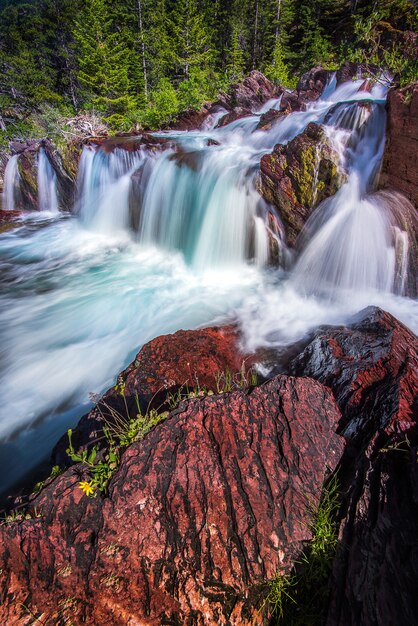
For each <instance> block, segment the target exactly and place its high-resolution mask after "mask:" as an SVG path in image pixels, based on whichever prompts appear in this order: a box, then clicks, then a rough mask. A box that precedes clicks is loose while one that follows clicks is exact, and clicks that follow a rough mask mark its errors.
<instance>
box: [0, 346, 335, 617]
mask: <svg viewBox="0 0 418 626" xmlns="http://www.w3.org/2000/svg"><path fill="white" fill-rule="evenodd" d="M196 358H197V357H196ZM184 366H185V367H188V366H187V364H184ZM179 367H180V369H181V367H183V364H182V363H181V362H180V363H179ZM151 384H152V382H151ZM339 419H340V413H339V410H338V408H337V406H336V404H335V401H334V399H333V397H332V395H331V393H330V392H329V391H328V390H327V389H326V388H325V387H323V386H322V385H321V384H319V383H317V382H316V381H312V380H309V379H304V378H301V379H294V378H291V377H286V376H279V377H277V378H275V379H273V380H272V381H270V382H268V383H266V384H264V385H262V386H260V387H257V388H256V389H254V390H253V391H252V392H250V393H248V392H245V391H235V392H233V393H225V394H222V395H215V396H211V397H206V398H203V399H196V400H192V401H189V402H188V403H187V404H186V405H185V404H183V405H181V407H180V408H179V409H177V411H175V412H174V413H172V414H171V416H170V417H169V418H168V419H167V420H166V421H165V422H163V423H161V424H159V425H158V426H156V427H155V428H154V429H153V430H152V431H151V432H150V433H149V434H148V435H147V436H146V437H145V438H144V439H143V440H142V441H138V442H136V443H134V444H132V445H131V446H130V447H129V448H128V449H127V451H126V453H125V454H124V455H123V457H122V462H121V465H120V468H119V470H118V472H117V473H116V475H115V477H114V479H113V480H112V482H111V484H110V495H109V497H108V498H106V499H104V500H101V499H99V498H96V499H89V498H87V497H86V496H84V495H83V494H82V492H81V490H80V489H79V487H78V481H79V480H80V479H81V478H83V473H82V468H80V466H75V467H73V468H70V469H69V470H67V471H66V473H65V474H64V475H63V476H61V477H59V478H58V479H56V480H55V482H54V483H52V484H51V485H50V486H49V487H47V488H46V489H45V491H44V492H43V493H42V494H41V495H40V496H39V497H38V498H37V500H35V501H34V502H33V503H32V512H33V519H28V520H25V521H22V522H20V523H16V522H12V523H10V524H7V525H4V526H2V527H0V538H1V549H0V594H1V600H2V602H1V605H0V620H1V621H2V623H4V624H6V623H7V624H9V625H10V626H12V625H13V624H21V623H25V622H24V620H25V618H26V616H27V615H29V616H36V617H41V616H42V619H43V620H50V621H51V623H57V624H58V623H61V622H60V620H64V619H71V622H72V623H73V624H75V625H78V624H82V623H88V624H95V625H96V626H101V625H102V624H103V625H105V624H106V625H107V624H113V625H115V626H118V625H122V624H123V625H125V624H155V625H157V624H163V623H167V624H168V623H170V624H173V625H178V626H180V625H183V624H190V625H196V626H197V625H205V624H206V625H212V624H220V625H222V624H224V625H226V624H228V625H230V626H232V625H237V626H238V625H244V624H248V625H250V624H253V625H254V624H261V623H262V616H261V613H257V611H256V608H255V605H256V598H255V597H254V591H253V590H254V586H255V585H257V584H258V583H263V582H264V581H265V580H266V579H268V578H270V577H272V576H274V574H275V573H276V571H277V570H278V569H282V568H286V567H289V566H290V565H291V563H292V562H293V560H294V559H295V557H296V556H297V554H298V553H299V552H300V550H301V549H302V547H303V545H304V543H305V542H306V541H308V540H309V539H310V537H311V531H310V521H311V516H312V511H313V510H314V509H315V506H316V504H317V503H318V500H319V497H320V493H321V488H322V484H323V481H324V478H325V475H326V473H327V471H333V470H334V469H335V467H336V465H337V464H338V462H339V460H340V458H341V455H342V452H343V447H344V446H343V440H342V439H341V438H340V437H339V436H338V435H336V434H335V428H336V424H337V423H338V421H339ZM63 623H64V622H63Z"/></svg>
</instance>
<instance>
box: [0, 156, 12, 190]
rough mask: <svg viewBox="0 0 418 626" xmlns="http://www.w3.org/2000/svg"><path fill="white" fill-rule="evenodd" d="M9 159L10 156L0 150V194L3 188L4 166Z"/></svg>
mask: <svg viewBox="0 0 418 626" xmlns="http://www.w3.org/2000/svg"><path fill="white" fill-rule="evenodd" d="M9 159H10V154H9V152H8V151H6V150H0V192H2V191H3V187H4V172H5V171H6V165H7V162H8V160H9Z"/></svg>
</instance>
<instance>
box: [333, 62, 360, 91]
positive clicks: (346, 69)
mask: <svg viewBox="0 0 418 626" xmlns="http://www.w3.org/2000/svg"><path fill="white" fill-rule="evenodd" d="M364 69H365V68H364V67H363V66H362V65H361V64H359V63H353V62H351V61H346V62H345V63H344V65H342V66H341V67H340V69H339V70H337V72H336V75H335V77H336V79H337V85H338V86H339V85H342V83H346V82H347V81H349V80H354V79H356V78H358V77H359V76H361V74H362V72H363V71H364Z"/></svg>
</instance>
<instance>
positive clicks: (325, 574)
mask: <svg viewBox="0 0 418 626" xmlns="http://www.w3.org/2000/svg"><path fill="white" fill-rule="evenodd" d="M338 508H339V488H338V480H337V476H336V475H334V476H333V477H332V478H331V479H330V480H329V481H328V483H327V485H326V487H325V488H324V491H323V493H322V497H321V500H320V502H319V505H318V506H317V507H316V508H315V509H314V510H313V509H312V510H311V513H312V521H311V523H310V529H311V532H312V539H311V541H310V544H309V546H308V547H307V548H306V549H305V550H304V552H303V553H302V555H301V557H300V559H299V560H298V561H296V562H295V564H294V567H293V570H292V571H291V572H290V573H287V574H286V573H283V572H278V573H277V574H276V576H275V577H274V578H273V579H271V580H270V581H269V582H268V584H267V593H266V596H265V601H264V604H263V607H265V606H266V605H267V606H268V607H269V609H270V612H271V614H272V616H273V618H274V622H273V623H274V624H276V626H318V624H321V623H322V617H323V612H324V609H325V607H326V599H327V596H328V592H329V588H328V585H329V577H330V575H331V568H332V562H333V559H334V556H335V552H336V548H337V545H338V525H337V522H336V514H337V512H338Z"/></svg>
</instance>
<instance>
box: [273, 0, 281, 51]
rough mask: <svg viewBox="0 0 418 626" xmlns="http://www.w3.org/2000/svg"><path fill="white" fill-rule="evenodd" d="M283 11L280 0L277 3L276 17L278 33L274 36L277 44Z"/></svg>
mask: <svg viewBox="0 0 418 626" xmlns="http://www.w3.org/2000/svg"><path fill="white" fill-rule="evenodd" d="M281 9H282V0H278V1H277V15H276V32H275V34H274V40H275V43H277V40H278V38H279V32H280V12H281Z"/></svg>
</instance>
